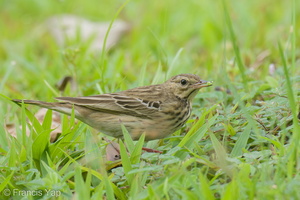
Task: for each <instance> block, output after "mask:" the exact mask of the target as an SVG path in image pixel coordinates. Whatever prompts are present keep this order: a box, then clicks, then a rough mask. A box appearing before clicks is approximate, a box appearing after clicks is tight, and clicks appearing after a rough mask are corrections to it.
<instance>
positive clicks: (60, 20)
mask: <svg viewBox="0 0 300 200" xmlns="http://www.w3.org/2000/svg"><path fill="white" fill-rule="evenodd" d="M109 24H110V22H102V23H100V22H92V21H89V20H87V19H84V18H82V17H78V16H75V15H67V14H66V15H57V16H54V17H51V18H50V19H48V20H47V21H46V28H47V31H48V32H49V33H50V34H51V35H52V36H53V37H54V38H55V40H56V41H57V43H58V44H59V45H65V44H66V42H67V41H78V42H85V43H86V42H88V43H89V42H90V47H89V49H90V50H91V51H101V50H102V47H103V44H104V38H105V35H106V32H107V30H108V28H109ZM130 29H131V27H130V25H129V24H128V23H127V22H124V21H121V20H115V21H114V23H113V25H112V28H111V29H110V32H109V35H108V37H107V41H106V47H105V48H106V49H109V48H111V47H112V46H114V45H115V44H116V43H117V42H118V41H119V40H120V38H121V37H122V36H123V35H124V34H125V33H126V32H128V31H129V30H130Z"/></svg>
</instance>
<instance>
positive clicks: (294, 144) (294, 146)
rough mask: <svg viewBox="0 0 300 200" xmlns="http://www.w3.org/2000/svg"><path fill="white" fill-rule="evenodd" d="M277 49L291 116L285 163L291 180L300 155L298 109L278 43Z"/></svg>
mask: <svg viewBox="0 0 300 200" xmlns="http://www.w3.org/2000/svg"><path fill="white" fill-rule="evenodd" d="M278 48H279V53H280V56H281V60H282V63H283V70H284V75H285V79H286V89H287V96H288V100H289V103H290V109H291V112H292V116H293V134H292V138H291V139H290V141H291V145H290V146H289V149H288V154H289V158H288V163H287V176H288V177H289V178H290V179H291V178H292V177H293V176H294V173H295V164H296V160H297V158H298V157H299V153H300V152H299V138H300V137H299V136H300V127H299V124H298V118H297V113H298V109H299V108H298V106H297V105H296V101H295V96H294V92H293V88H292V83H291V80H290V75H289V71H288V68H287V64H286V59H285V57H284V54H283V50H282V46H281V44H280V43H278Z"/></svg>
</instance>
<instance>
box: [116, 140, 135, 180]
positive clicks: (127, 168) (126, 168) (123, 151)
mask: <svg viewBox="0 0 300 200" xmlns="http://www.w3.org/2000/svg"><path fill="white" fill-rule="evenodd" d="M119 144H120V154H121V159H122V165H123V168H124V173H125V176H126V178H127V182H128V184H129V185H131V184H132V181H133V178H134V174H129V173H128V172H130V171H131V170H132V166H131V162H130V158H129V156H128V153H127V151H126V147H125V145H124V143H123V142H122V140H120V143H119Z"/></svg>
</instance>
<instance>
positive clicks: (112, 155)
mask: <svg viewBox="0 0 300 200" xmlns="http://www.w3.org/2000/svg"><path fill="white" fill-rule="evenodd" d="M104 139H105V141H107V142H108V145H106V149H105V150H106V160H107V161H116V160H119V159H121V155H120V146H119V144H118V143H116V142H113V141H111V140H108V139H106V138H104Z"/></svg>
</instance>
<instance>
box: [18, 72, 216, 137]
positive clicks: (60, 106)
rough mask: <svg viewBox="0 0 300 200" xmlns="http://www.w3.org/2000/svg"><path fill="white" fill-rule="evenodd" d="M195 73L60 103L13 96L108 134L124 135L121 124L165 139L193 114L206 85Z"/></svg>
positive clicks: (131, 130)
mask: <svg viewBox="0 0 300 200" xmlns="http://www.w3.org/2000/svg"><path fill="white" fill-rule="evenodd" d="M211 85H212V82H208V81H203V80H201V79H200V78H199V77H198V76H197V75H194V74H180V75H177V76H174V77H172V78H171V79H169V80H168V81H166V82H165V83H162V84H158V85H149V86H144V87H137V88H133V89H129V90H125V91H121V92H116V93H109V94H101V95H95V96H86V97H57V98H56V99H57V100H60V101H61V102H53V103H50V102H43V101H35V100H19V99H14V100H13V101H14V102H16V103H22V101H23V102H24V103H25V104H33V105H37V106H40V107H44V108H47V109H51V110H55V111H57V112H61V113H64V114H67V115H71V113H72V109H73V108H74V112H75V117H76V118H77V119H79V120H80V121H82V122H84V123H86V124H88V125H90V126H91V127H93V128H95V129H97V130H99V131H100V132H103V133H105V134H107V135H109V136H113V137H116V138H120V137H122V136H123V132H122V128H121V124H123V125H124V126H125V127H126V129H127V130H128V132H129V133H130V135H131V137H132V139H133V140H138V139H139V137H140V136H141V135H142V134H143V133H145V140H146V141H148V140H154V139H160V138H164V137H166V136H168V135H170V134H172V133H173V132H175V131H176V130H178V129H180V128H181V127H182V126H183V125H184V124H185V122H186V121H187V120H188V118H189V117H190V115H191V110H192V105H191V104H192V100H193V98H194V97H195V95H196V94H197V92H198V91H199V89H201V88H203V87H208V86H211Z"/></svg>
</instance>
